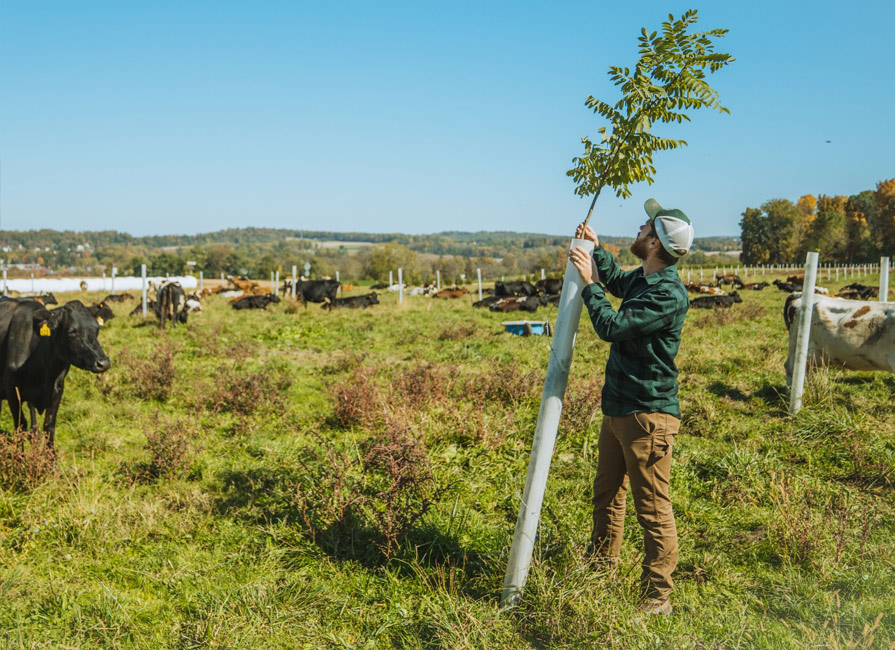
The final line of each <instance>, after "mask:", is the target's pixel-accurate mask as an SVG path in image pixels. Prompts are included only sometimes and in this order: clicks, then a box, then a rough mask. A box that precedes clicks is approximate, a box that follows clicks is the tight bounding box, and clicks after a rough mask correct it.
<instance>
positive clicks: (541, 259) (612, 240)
mask: <svg viewBox="0 0 895 650" xmlns="http://www.w3.org/2000/svg"><path fill="white" fill-rule="evenodd" d="M333 241H337V242H339V243H340V244H336V245H333V244H332V243H331V242H333ZM602 241H603V242H604V244H605V245H606V246H607V247H609V248H610V250H612V251H613V252H615V253H616V254H617V255H618V257H619V261H620V262H621V263H622V264H635V263H636V259H635V258H634V256H633V255H632V254H631V253H630V251H629V250H628V246H629V244H630V242H631V241H632V239H631V238H624V237H604V238H603V240H602ZM323 242H330V243H328V244H326V245H324V243H323ZM568 243H569V236H568V235H566V236H557V235H544V234H537V233H514V232H474V233H470V232H443V233H437V234H431V235H407V234H398V235H394V234H391V235H384V234H375V233H336V232H328V231H303V230H291V229H276V228H244V229H229V230H222V231H219V232H216V233H207V234H202V235H194V236H187V235H183V236H181V235H161V236H151V237H133V236H131V235H128V234H126V233H118V232H114V231H100V232H75V231H54V230H31V231H0V247H2V249H3V252H2V259H3V261H4V262H6V264H8V265H15V264H38V265H42V266H44V267H47V268H48V269H50V270H51V271H52V272H54V273H61V274H85V273H86V274H94V275H96V274H99V272H103V271H105V272H107V273H111V270H112V268H117V270H118V275H139V273H140V269H141V265H143V264H145V265H146V267H147V272H148V273H149V274H150V275H165V274H167V275H182V274H184V273H198V272H200V271H201V272H203V273H204V274H205V277H207V278H212V277H218V276H219V275H220V274H221V273H224V274H225V275H244V276H248V277H252V278H267V277H270V274H271V273H272V272H277V271H279V273H280V275H281V276H285V275H288V274H291V272H292V267H293V266H296V267H297V269H298V273H299V274H302V273H303V272H304V265H305V264H306V263H310V265H311V269H310V272H309V275H310V277H313V278H319V277H334V276H335V274H336V272H339V274H340V277H341V278H342V279H344V280H346V281H356V280H375V281H386V280H388V272H389V271H393V272H394V271H397V269H398V268H401V269H402V270H403V273H404V277H406V278H407V279H408V281H410V282H426V281H429V282H432V281H434V280H435V278H436V273H437V272H440V273H441V276H442V281H443V283H444V282H454V281H458V282H459V281H460V280H462V278H463V277H464V276H465V277H466V278H475V277H476V270H477V269H482V273H483V274H484V275H485V277H487V278H491V279H493V278H496V277H501V276H504V277H507V278H510V277H517V276H523V275H531V274H540V270H541V269H544V270H545V271H546V272H547V273H549V274H551V275H552V276H556V275H560V274H562V273H563V271H564V270H565V264H566V260H567V255H566V253H567V247H568ZM704 245H705V246H708V247H711V248H712V249H713V250H730V249H735V248H736V247H737V246H738V241H737V239H736V238H735V237H728V238H717V237H715V238H706V239H705V242H704ZM697 246H698V244H697ZM691 255H692V256H693V257H691V256H688V257H691V262H695V261H697V258H698V257H699V256H700V255H701V253H699V252H698V251H697V252H694V253H692V254H691ZM189 262H192V263H193V264H188V263H189ZM18 272H19V273H20V274H21V273H26V274H27V273H30V272H31V271H30V269H29V270H27V271H18ZM10 273H12V274H13V276H14V275H15V273H16V270H15V269H13V270H11V271H10Z"/></svg>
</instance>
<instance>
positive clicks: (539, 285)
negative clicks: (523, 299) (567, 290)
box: [535, 278, 563, 296]
mask: <svg viewBox="0 0 895 650" xmlns="http://www.w3.org/2000/svg"><path fill="white" fill-rule="evenodd" d="M562 280H563V279H562V278H547V279H546V280H538V281H537V282H536V283H535V288H536V289H538V291H540V292H541V293H543V294H544V295H547V296H555V295H557V294H561V293H562Z"/></svg>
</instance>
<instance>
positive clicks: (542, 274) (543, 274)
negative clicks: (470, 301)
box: [479, 269, 547, 300]
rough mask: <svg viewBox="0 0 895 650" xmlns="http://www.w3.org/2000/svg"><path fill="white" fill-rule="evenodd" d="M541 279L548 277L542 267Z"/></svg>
mask: <svg viewBox="0 0 895 650" xmlns="http://www.w3.org/2000/svg"><path fill="white" fill-rule="evenodd" d="M541 279H542V280H546V279H547V273H546V272H545V271H544V269H541ZM479 300H481V298H479Z"/></svg>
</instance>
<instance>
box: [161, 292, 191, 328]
mask: <svg viewBox="0 0 895 650" xmlns="http://www.w3.org/2000/svg"><path fill="white" fill-rule="evenodd" d="M156 302H157V303H158V311H159V319H158V326H159V327H160V328H163V329H164V327H165V321H167V320H170V321H171V324H172V325H174V326H176V325H177V323H186V319H187V311H186V294H185V293H184V291H183V287H181V286H180V283H179V282H165V283H164V284H162V286H161V287H159V290H158V295H157V297H156Z"/></svg>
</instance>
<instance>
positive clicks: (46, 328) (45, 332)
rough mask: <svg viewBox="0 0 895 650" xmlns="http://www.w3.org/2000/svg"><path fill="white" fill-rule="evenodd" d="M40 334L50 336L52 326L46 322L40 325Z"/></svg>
mask: <svg viewBox="0 0 895 650" xmlns="http://www.w3.org/2000/svg"><path fill="white" fill-rule="evenodd" d="M40 335H41V336H49V335H50V326H49V325H47V324H46V323H44V324H43V325H41V326H40Z"/></svg>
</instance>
